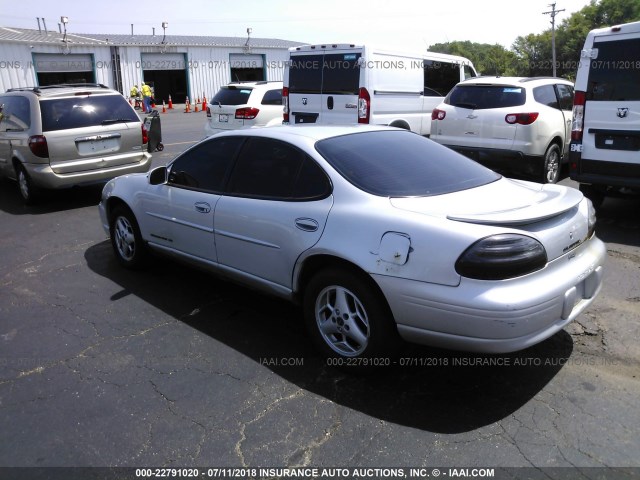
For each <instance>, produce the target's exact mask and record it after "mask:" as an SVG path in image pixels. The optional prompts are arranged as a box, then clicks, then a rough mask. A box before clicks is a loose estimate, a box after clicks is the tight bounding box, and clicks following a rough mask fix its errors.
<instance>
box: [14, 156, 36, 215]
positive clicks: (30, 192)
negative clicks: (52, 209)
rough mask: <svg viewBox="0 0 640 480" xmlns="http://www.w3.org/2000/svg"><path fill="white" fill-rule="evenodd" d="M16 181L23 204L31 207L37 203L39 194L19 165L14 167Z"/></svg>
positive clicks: (25, 171)
mask: <svg viewBox="0 0 640 480" xmlns="http://www.w3.org/2000/svg"><path fill="white" fill-rule="evenodd" d="M16 180H17V182H18V188H19V189H20V195H21V196H22V200H23V201H24V203H25V204H26V205H33V204H35V203H37V200H38V193H39V192H38V189H37V187H35V186H34V185H33V181H32V180H31V177H30V176H29V174H28V173H27V170H26V169H25V168H24V167H23V166H22V165H19V164H18V165H16Z"/></svg>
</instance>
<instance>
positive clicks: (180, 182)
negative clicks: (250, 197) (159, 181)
mask: <svg viewBox="0 0 640 480" xmlns="http://www.w3.org/2000/svg"><path fill="white" fill-rule="evenodd" d="M243 141H244V138H243V137H223V138H214V139H211V140H208V141H206V142H203V143H201V144H199V145H196V146H195V147H193V148H191V149H190V150H187V151H186V152H185V153H183V154H182V155H181V156H180V157H178V158H177V159H176V160H175V161H174V162H173V163H172V164H171V167H170V170H169V181H168V183H169V184H171V185H175V186H178V187H185V188H189V189H195V190H203V191H207V192H215V193H220V192H222V190H223V188H224V183H225V180H226V178H227V173H228V171H229V168H230V167H231V165H232V164H233V161H234V159H235V157H236V154H237V152H238V150H239V149H240V146H241V145H242V143H243Z"/></svg>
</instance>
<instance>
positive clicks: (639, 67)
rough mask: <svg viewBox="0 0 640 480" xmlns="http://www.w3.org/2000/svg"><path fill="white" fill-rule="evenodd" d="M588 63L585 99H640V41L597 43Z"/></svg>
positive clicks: (635, 39)
mask: <svg viewBox="0 0 640 480" xmlns="http://www.w3.org/2000/svg"><path fill="white" fill-rule="evenodd" d="M593 48H594V50H596V49H597V55H596V57H595V58H594V59H592V60H591V61H590V64H589V83H588V85H587V100H601V101H621V100H640V60H638V52H640V38H633V39H629V40H615V41H609V42H606V41H598V40H597V39H596V41H595V42H594V44H593Z"/></svg>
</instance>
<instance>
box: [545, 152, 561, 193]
mask: <svg viewBox="0 0 640 480" xmlns="http://www.w3.org/2000/svg"><path fill="white" fill-rule="evenodd" d="M543 171H544V179H543V180H544V183H557V182H558V180H559V179H560V147H558V145H556V144H555V143H554V144H552V145H550V146H549V148H547V152H546V153H545V154H544V169H543Z"/></svg>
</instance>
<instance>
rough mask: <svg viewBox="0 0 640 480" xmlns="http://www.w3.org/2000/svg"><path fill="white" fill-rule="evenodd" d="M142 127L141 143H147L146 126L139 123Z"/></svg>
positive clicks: (147, 133)
mask: <svg viewBox="0 0 640 480" xmlns="http://www.w3.org/2000/svg"><path fill="white" fill-rule="evenodd" d="M140 127H141V128H142V144H143V145H144V144H146V143H149V132H148V131H147V127H145V126H144V123H143V124H142V125H140Z"/></svg>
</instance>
